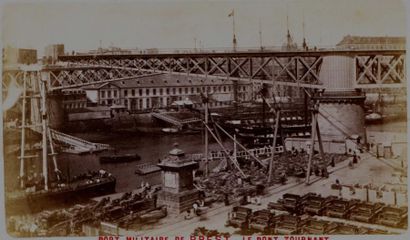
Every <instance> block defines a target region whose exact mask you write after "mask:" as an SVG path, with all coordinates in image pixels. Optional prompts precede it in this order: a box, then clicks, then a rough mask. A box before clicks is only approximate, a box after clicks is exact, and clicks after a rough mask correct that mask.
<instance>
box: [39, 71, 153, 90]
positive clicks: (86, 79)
mask: <svg viewBox="0 0 410 240" xmlns="http://www.w3.org/2000/svg"><path fill="white" fill-rule="evenodd" d="M43 71H47V72H49V87H48V88H49V90H60V89H66V88H79V87H84V86H87V85H93V84H101V83H106V82H113V81H121V80H128V79H134V78H143V77H149V76H154V75H158V74H160V73H149V72H143V71H139V70H137V69H129V68H112V67H100V66H98V67H96V66H69V67H52V68H44V69H43Z"/></svg>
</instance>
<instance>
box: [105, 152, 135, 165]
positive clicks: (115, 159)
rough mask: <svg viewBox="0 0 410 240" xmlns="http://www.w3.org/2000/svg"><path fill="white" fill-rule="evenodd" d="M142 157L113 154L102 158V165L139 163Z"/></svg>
mask: <svg viewBox="0 0 410 240" xmlns="http://www.w3.org/2000/svg"><path fill="white" fill-rule="evenodd" d="M139 160H141V157H140V156H139V155H138V154H136V153H133V154H131V153H129V154H112V155H104V156H100V163H121V162H133V161H139Z"/></svg>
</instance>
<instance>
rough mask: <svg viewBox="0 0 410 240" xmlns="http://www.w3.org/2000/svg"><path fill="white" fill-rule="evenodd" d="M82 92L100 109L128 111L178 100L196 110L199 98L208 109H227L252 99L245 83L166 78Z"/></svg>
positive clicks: (158, 77)
mask: <svg viewBox="0 0 410 240" xmlns="http://www.w3.org/2000/svg"><path fill="white" fill-rule="evenodd" d="M235 86H236V89H237V90H235V89H234V87H235ZM85 90H86V91H95V93H96V95H97V98H98V99H97V101H98V104H99V105H101V106H112V105H123V106H125V107H126V108H127V109H128V110H130V111H144V110H150V109H155V108H166V107H170V106H171V104H172V103H173V102H175V101H178V100H190V101H192V103H193V104H194V107H197V108H199V107H201V106H202V97H201V94H203V95H206V94H208V95H209V98H210V101H209V105H210V107H222V106H226V105H230V104H232V103H233V101H235V99H236V101H238V102H244V101H250V100H251V97H252V96H251V92H252V87H251V84H250V83H249V82H245V81H244V82H238V84H234V82H233V81H228V80H220V79H206V80H205V79H204V78H195V77H190V76H189V77H188V76H175V75H170V74H164V75H157V76H152V77H145V78H140V79H131V80H124V81H117V82H111V83H104V84H101V85H99V86H92V87H88V88H85Z"/></svg>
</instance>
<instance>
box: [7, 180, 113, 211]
mask: <svg viewBox="0 0 410 240" xmlns="http://www.w3.org/2000/svg"><path fill="white" fill-rule="evenodd" d="M115 185H116V180H115V178H110V179H108V180H105V181H103V182H100V183H92V184H88V185H86V186H78V187H77V188H75V189H72V188H70V189H64V190H58V191H57V190H50V191H48V192H46V193H38V194H27V195H23V196H19V197H16V198H10V197H7V195H6V213H7V215H13V214H20V213H35V212H39V211H42V210H45V209H53V208H58V207H64V206H70V205H73V204H76V203H85V202H88V201H90V198H92V197H96V196H101V195H106V194H111V193H114V192H115Z"/></svg>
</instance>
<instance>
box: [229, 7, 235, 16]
mask: <svg viewBox="0 0 410 240" xmlns="http://www.w3.org/2000/svg"><path fill="white" fill-rule="evenodd" d="M234 14H235V12H234V9H232V12H231V13H230V14H229V15H228V17H232V16H233V15H234Z"/></svg>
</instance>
